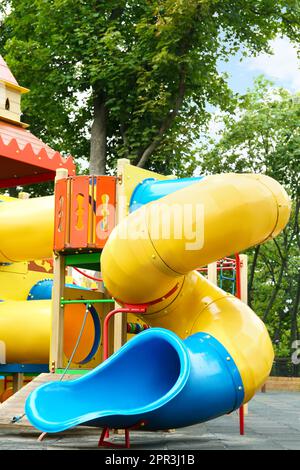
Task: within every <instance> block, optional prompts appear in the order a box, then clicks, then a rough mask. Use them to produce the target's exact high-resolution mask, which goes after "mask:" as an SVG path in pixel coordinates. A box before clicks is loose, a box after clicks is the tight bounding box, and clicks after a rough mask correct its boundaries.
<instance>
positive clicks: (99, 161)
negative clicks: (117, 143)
mask: <svg viewBox="0 0 300 470" xmlns="http://www.w3.org/2000/svg"><path fill="white" fill-rule="evenodd" d="M93 105H94V121H93V124H92V129H91V147H90V168H89V171H90V175H105V173H106V125H107V116H106V107H105V99H104V96H103V94H97V95H95V96H94V101H93Z"/></svg>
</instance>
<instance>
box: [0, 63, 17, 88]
mask: <svg viewBox="0 0 300 470" xmlns="http://www.w3.org/2000/svg"><path fill="white" fill-rule="evenodd" d="M0 80H3V81H4V82H8V83H11V84H12V85H16V86H19V84H18V82H17V80H16V79H15V77H14V76H13V74H12V73H11V71H10V70H9V68H8V66H7V64H6V62H5V60H4V59H3V57H2V56H1V55H0Z"/></svg>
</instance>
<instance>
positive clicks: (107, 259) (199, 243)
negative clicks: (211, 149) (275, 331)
mask: <svg viewBox="0 0 300 470" xmlns="http://www.w3.org/2000/svg"><path fill="white" fill-rule="evenodd" d="M289 214H290V201H289V198H288V196H287V194H286V192H285V190H284V189H283V188H282V186H280V184H279V183H277V182H276V181H275V180H273V179H271V178H269V177H267V176H264V175H252V174H224V175H214V176H208V177H206V178H204V179H203V180H201V181H200V182H198V183H195V184H193V185H191V186H189V187H186V188H184V189H182V190H179V191H177V192H174V193H172V194H170V195H168V196H166V197H164V198H162V199H160V200H159V201H155V202H152V203H150V204H147V205H146V206H144V207H143V208H141V209H138V210H137V211H135V212H133V213H132V214H130V215H129V216H128V217H127V218H126V219H124V220H123V221H122V222H121V223H120V224H119V225H118V226H117V227H116V228H115V229H114V230H113V232H112V234H111V236H110V237H109V239H108V241H107V243H106V245H105V248H104V250H103V253H102V257H101V263H102V272H103V278H104V282H105V285H106V287H107V289H108V290H109V291H110V292H111V294H112V295H113V296H114V297H115V298H117V299H118V300H119V301H120V302H121V303H123V304H124V303H129V304H142V303H145V304H149V303H150V306H149V307H148V309H147V314H146V315H145V316H144V319H145V321H147V323H149V324H150V325H152V326H160V327H163V328H167V329H170V330H172V331H174V332H175V333H176V334H178V336H180V337H181V338H182V339H184V338H186V337H188V336H190V335H191V334H193V333H196V332H200V331H201V332H206V333H208V334H211V335H212V336H214V337H215V338H216V339H217V340H218V341H220V342H221V343H222V344H223V346H224V347H225V348H226V349H227V351H228V352H229V353H230V354H231V356H232V357H233V359H234V361H235V363H236V365H237V367H238V369H239V372H240V374H241V377H242V381H243V385H244V389H245V398H244V402H247V401H248V400H249V399H250V398H251V397H252V396H253V395H254V393H255V391H256V390H257V389H258V388H259V387H260V386H261V384H262V383H263V382H264V381H265V380H266V378H267V376H268V375H269V372H270V369H271V366H272V361H273V348H272V344H271V341H270V338H269V335H268V332H267V329H266V327H265V325H264V324H263V323H262V321H261V320H260V319H259V318H258V317H257V316H256V315H255V313H254V312H253V311H252V310H251V309H250V308H249V307H247V305H245V304H244V303H243V302H241V301H240V300H238V299H236V298H235V297H233V296H231V295H229V294H226V293H225V292H224V291H222V290H221V289H219V288H218V287H216V286H214V285H213V284H211V283H210V282H208V281H207V280H206V279H205V278H204V277H203V276H201V275H199V274H198V273H197V272H195V271H193V270H194V269H196V268H198V267H200V266H203V265H206V264H207V263H211V262H213V261H215V260H217V259H220V258H222V257H224V256H227V255H230V254H232V253H234V252H240V251H242V250H245V249H247V248H249V247H251V246H254V245H256V244H259V243H263V242H264V241H266V240H268V239H270V238H272V237H275V236H276V235H278V234H279V233H280V231H281V230H282V229H283V228H284V227H285V225H286V224H287V222H288V218H289Z"/></svg>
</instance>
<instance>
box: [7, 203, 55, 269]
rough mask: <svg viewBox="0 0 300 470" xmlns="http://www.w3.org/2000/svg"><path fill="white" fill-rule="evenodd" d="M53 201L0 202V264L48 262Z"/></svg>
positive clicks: (50, 253) (52, 225)
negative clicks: (45, 259) (40, 260)
mask: <svg viewBox="0 0 300 470" xmlns="http://www.w3.org/2000/svg"><path fill="white" fill-rule="evenodd" d="M53 230H54V197H53V196H47V197H39V198H35V199H21V200H15V201H11V202H0V263H15V262H17V261H31V260H33V259H42V258H51V257H52V248H53Z"/></svg>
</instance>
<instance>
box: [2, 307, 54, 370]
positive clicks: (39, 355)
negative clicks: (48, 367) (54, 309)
mask: <svg viewBox="0 0 300 470" xmlns="http://www.w3.org/2000/svg"><path fill="white" fill-rule="evenodd" d="M50 311H51V300H31V301H25V300H24V301H21V300H15V301H14V300H7V301H5V302H0V341H1V342H2V344H3V345H4V347H5V356H6V362H7V363H23V364H47V363H48V361H49V344H50Z"/></svg>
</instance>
